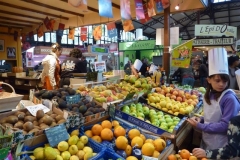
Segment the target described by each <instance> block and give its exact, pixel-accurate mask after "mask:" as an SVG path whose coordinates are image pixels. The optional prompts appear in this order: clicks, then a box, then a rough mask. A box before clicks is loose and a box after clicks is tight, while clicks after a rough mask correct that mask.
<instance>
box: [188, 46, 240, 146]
mask: <svg viewBox="0 0 240 160" xmlns="http://www.w3.org/2000/svg"><path fill="white" fill-rule="evenodd" d="M208 53H209V76H208V78H207V81H208V86H207V91H206V93H205V95H204V100H203V110H204V116H203V118H202V119H200V118H197V117H193V118H190V119H188V122H189V123H190V124H191V125H192V126H194V127H196V128H197V129H199V130H201V131H202V143H201V148H203V149H207V150H212V149H217V148H221V147H224V146H225V145H226V144H227V141H228V140H227V129H228V122H229V120H230V118H232V117H234V116H236V115H237V114H238V112H239V110H240V106H239V105H240V102H239V100H238V99H237V97H236V96H235V93H234V92H233V91H232V90H231V89H228V87H229V76H228V64H227V52H226V50H225V49H224V48H215V49H212V50H210V51H209V52H208ZM219 64H223V65H219Z"/></svg>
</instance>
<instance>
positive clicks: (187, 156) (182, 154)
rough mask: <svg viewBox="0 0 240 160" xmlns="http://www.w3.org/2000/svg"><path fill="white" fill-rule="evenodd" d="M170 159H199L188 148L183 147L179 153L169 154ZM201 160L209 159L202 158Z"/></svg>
mask: <svg viewBox="0 0 240 160" xmlns="http://www.w3.org/2000/svg"><path fill="white" fill-rule="evenodd" d="M168 160H198V159H197V157H195V156H193V155H192V154H191V153H190V152H189V151H188V150H187V149H182V150H181V151H179V152H178V154H171V155H169V156H168ZM201 160H207V159H206V158H202V159H201Z"/></svg>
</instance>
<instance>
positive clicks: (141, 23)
mask: <svg viewBox="0 0 240 160" xmlns="http://www.w3.org/2000/svg"><path fill="white" fill-rule="evenodd" d="M132 21H133V22H136V23H138V24H141V25H143V26H145V25H146V26H147V27H148V28H151V29H153V30H156V29H155V28H153V27H151V26H148V25H147V24H142V23H140V22H138V21H137V20H135V19H132Z"/></svg>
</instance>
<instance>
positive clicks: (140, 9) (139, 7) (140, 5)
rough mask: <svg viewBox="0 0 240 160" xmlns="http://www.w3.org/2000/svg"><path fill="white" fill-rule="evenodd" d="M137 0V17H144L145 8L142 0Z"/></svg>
mask: <svg viewBox="0 0 240 160" xmlns="http://www.w3.org/2000/svg"><path fill="white" fill-rule="evenodd" d="M134 1H135V10H136V19H137V20H140V19H144V18H145V15H144V9H143V3H142V0H134Z"/></svg>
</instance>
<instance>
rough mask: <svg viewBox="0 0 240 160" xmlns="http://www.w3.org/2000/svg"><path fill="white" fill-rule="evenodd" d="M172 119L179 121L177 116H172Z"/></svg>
mask: <svg viewBox="0 0 240 160" xmlns="http://www.w3.org/2000/svg"><path fill="white" fill-rule="evenodd" d="M172 119H173V121H180V118H178V117H173V118H172Z"/></svg>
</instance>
